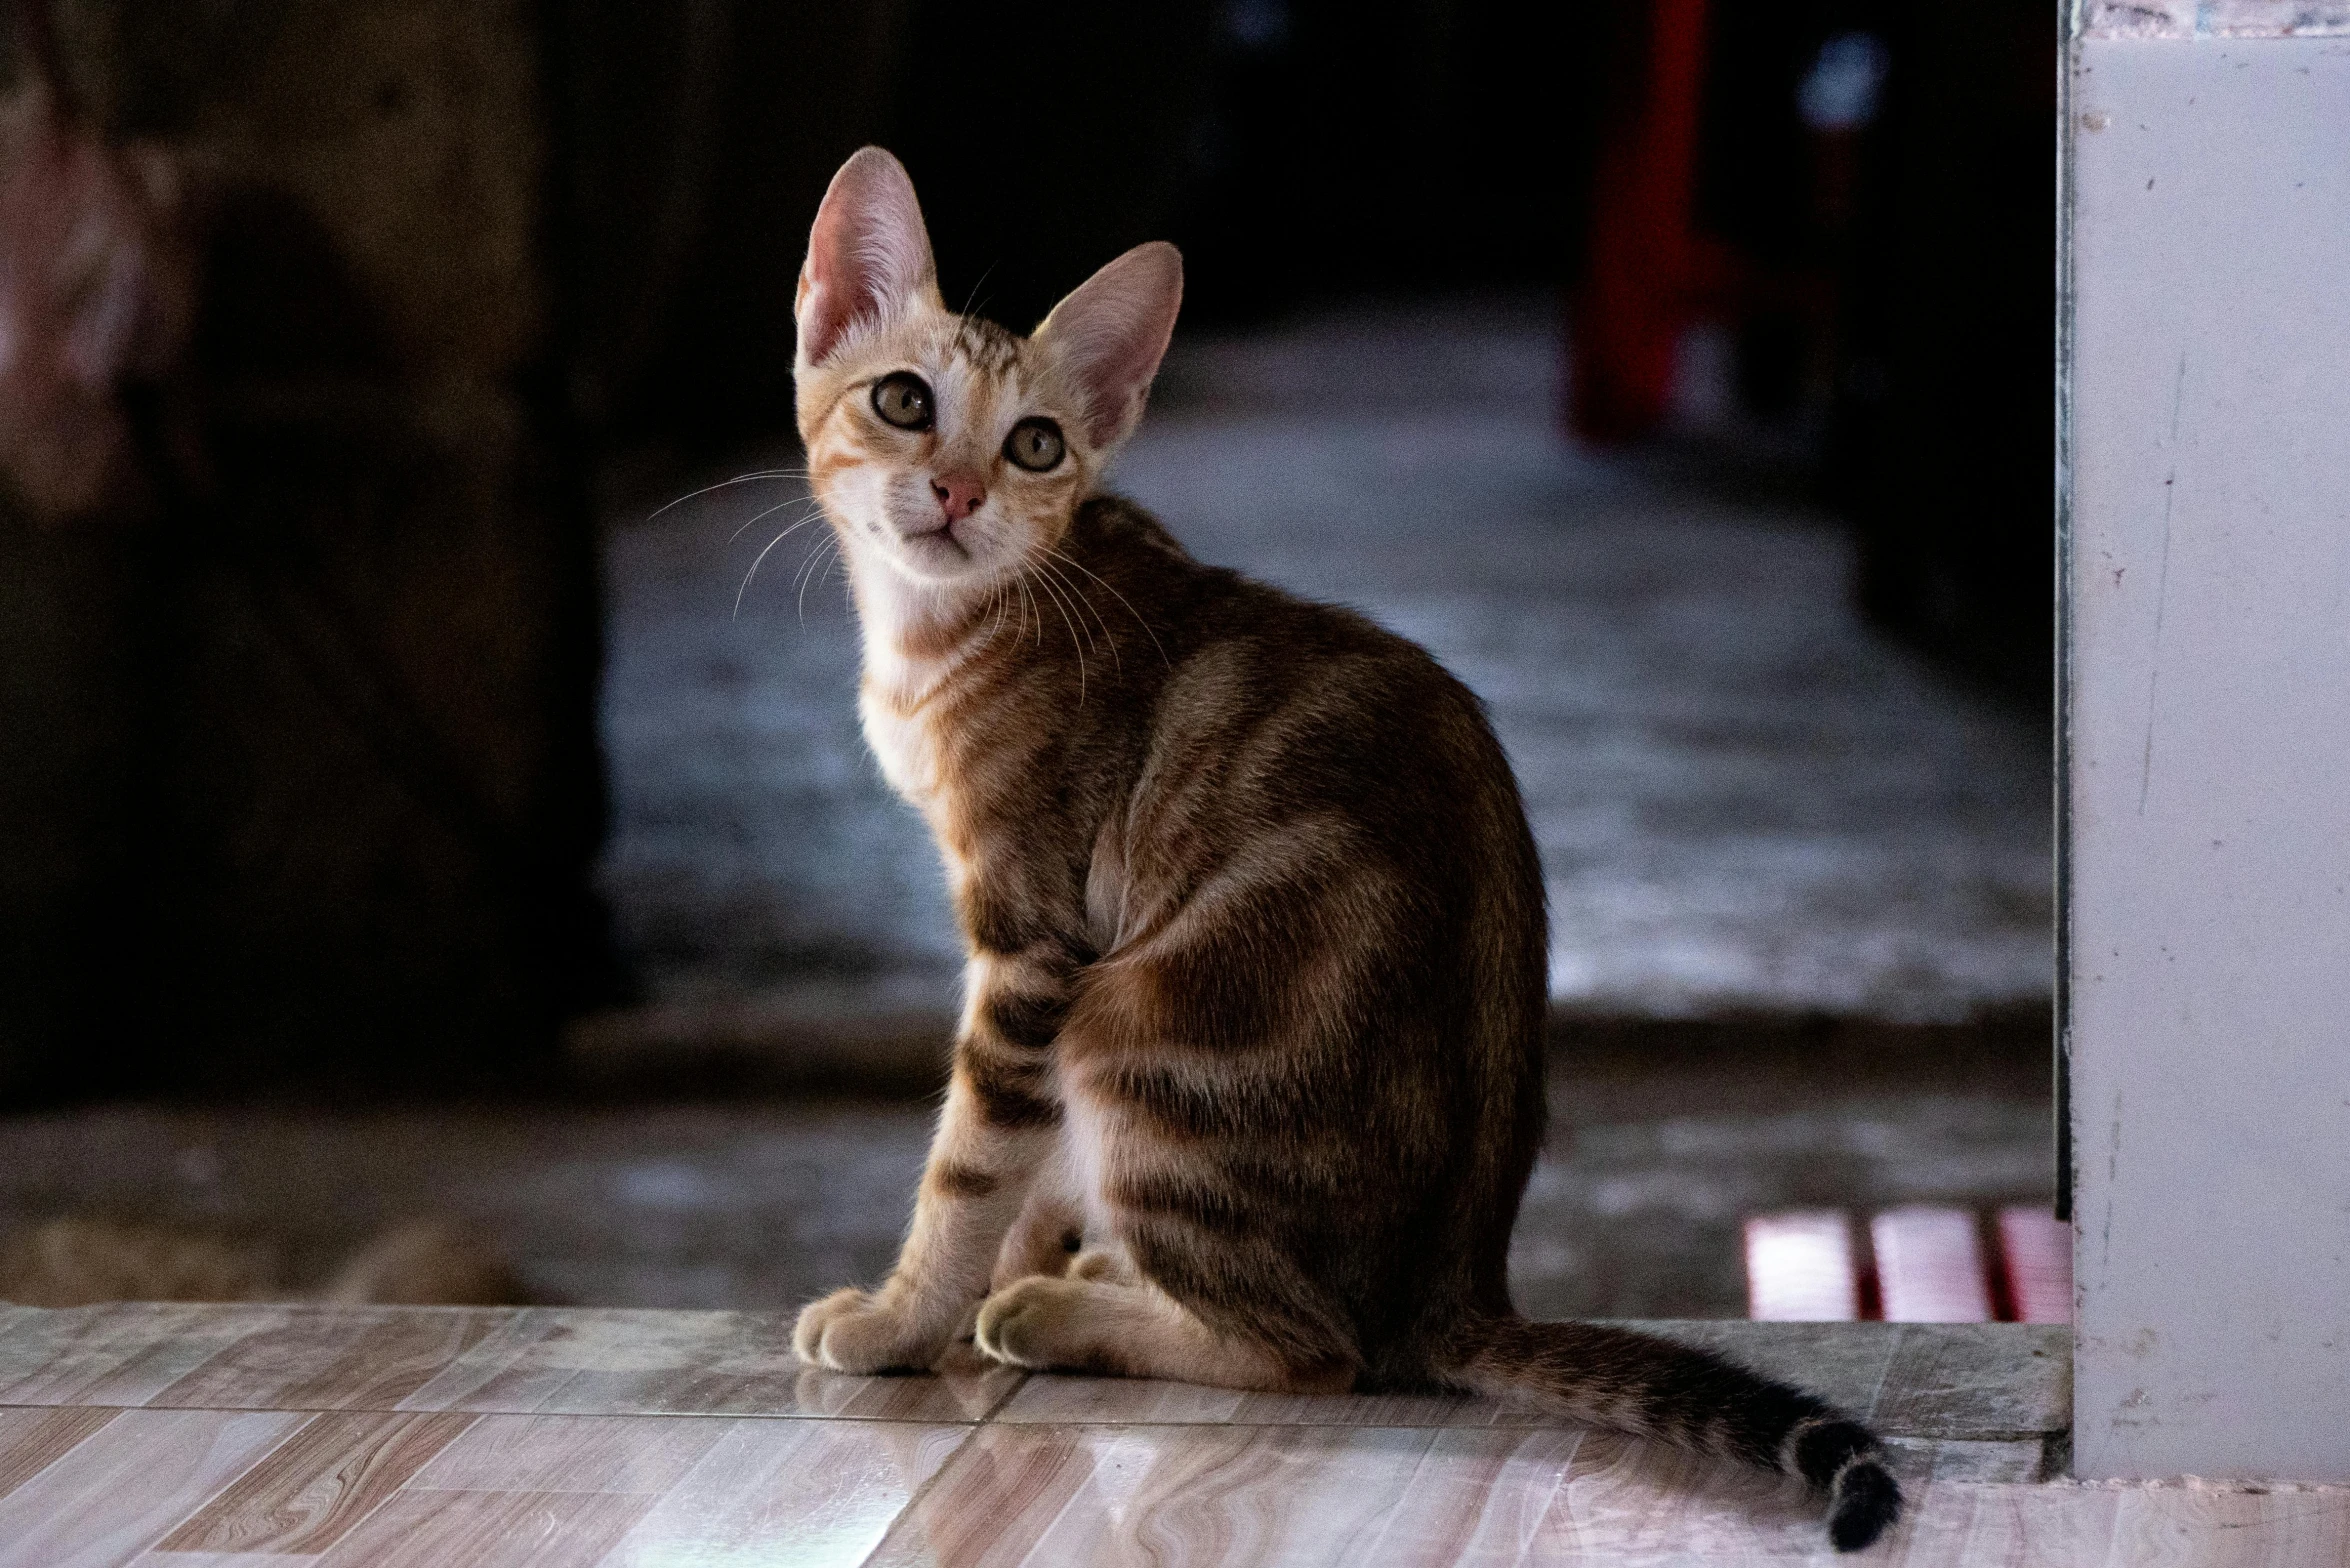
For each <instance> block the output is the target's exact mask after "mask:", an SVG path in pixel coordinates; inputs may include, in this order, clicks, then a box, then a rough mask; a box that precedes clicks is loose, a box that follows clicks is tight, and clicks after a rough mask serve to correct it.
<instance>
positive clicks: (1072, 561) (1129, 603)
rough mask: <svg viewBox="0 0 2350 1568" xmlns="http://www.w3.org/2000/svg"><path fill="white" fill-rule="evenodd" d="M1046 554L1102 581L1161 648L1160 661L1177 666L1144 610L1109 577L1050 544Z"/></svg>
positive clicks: (1169, 666)
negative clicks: (1144, 615)
mask: <svg viewBox="0 0 2350 1568" xmlns="http://www.w3.org/2000/svg"><path fill="white" fill-rule="evenodd" d="M1045 554H1047V555H1049V556H1051V557H1052V558H1053V559H1054V560H1056V561H1063V562H1066V563H1067V564H1069V565H1071V566H1074V567H1076V568H1077V569H1078V570H1079V571H1081V572H1083V573H1085V575H1086V576H1088V577H1090V578H1092V579H1093V580H1094V581H1095V582H1097V583H1100V584H1101V585H1102V586H1103V587H1104V588H1106V589H1108V590H1109V593H1110V597H1111V598H1113V599H1115V600H1117V601H1118V602H1119V603H1120V604H1122V605H1124V606H1125V607H1126V613H1127V614H1128V615H1131V616H1133V617H1134V624H1135V625H1137V626H1139V627H1141V628H1142V634H1143V635H1144V636H1145V637H1148V638H1149V639H1150V640H1151V646H1152V647H1154V648H1156V649H1158V650H1159V662H1160V663H1161V664H1164V665H1166V666H1167V668H1169V669H1173V668H1174V667H1175V666H1174V664H1173V662H1172V661H1171V660H1169V659H1168V657H1167V649H1166V645H1165V644H1164V643H1161V642H1160V641H1159V634H1158V633H1157V632H1154V631H1152V630H1151V623H1150V622H1148V621H1146V620H1144V619H1143V618H1142V612H1141V611H1140V610H1138V609H1136V608H1135V607H1134V601H1133V600H1131V599H1129V598H1127V597H1126V596H1125V595H1124V594H1122V593H1120V592H1119V591H1118V590H1117V588H1116V587H1115V586H1113V585H1112V584H1111V583H1110V581H1109V579H1107V578H1105V577H1103V576H1102V575H1101V574H1100V573H1099V572H1096V571H1094V570H1093V569H1092V568H1090V567H1088V566H1087V565H1086V564H1085V563H1084V562H1082V561H1079V560H1077V559H1076V558H1075V557H1073V556H1068V555H1063V554H1062V553H1061V552H1060V551H1058V550H1055V549H1053V548H1052V547H1051V546H1049V545H1048V546H1046V548H1045Z"/></svg>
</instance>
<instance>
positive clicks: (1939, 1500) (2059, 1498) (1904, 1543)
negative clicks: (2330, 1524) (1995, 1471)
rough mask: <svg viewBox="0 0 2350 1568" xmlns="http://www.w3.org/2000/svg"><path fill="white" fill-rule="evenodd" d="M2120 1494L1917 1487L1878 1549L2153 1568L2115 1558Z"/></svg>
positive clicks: (1931, 1557) (1955, 1559)
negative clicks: (1890, 1535) (1899, 1521)
mask: <svg viewBox="0 0 2350 1568" xmlns="http://www.w3.org/2000/svg"><path fill="white" fill-rule="evenodd" d="M2121 1497H2122V1494H2121V1493H2120V1492H2118V1491H2112V1490H2107V1489H2105V1488H2100V1487H2081V1486H2073V1485H2069V1484H2065V1483H2057V1484H2054V1485H2046V1486H2000V1485H1983V1484H1972V1485H1970V1484H1967V1483H1964V1482H1950V1481H1944V1482H1936V1483H1932V1484H1929V1485H1927V1486H1924V1487H1912V1488H1911V1489H1910V1493H1909V1506H1908V1508H1907V1510H1906V1511H1905V1512H1904V1514H1903V1516H1902V1520H1901V1523H1900V1524H1899V1525H1897V1526H1895V1527H1894V1531H1893V1534H1892V1537H1891V1539H1890V1540H1888V1541H1887V1542H1886V1543H1885V1544H1884V1545H1883V1546H1881V1547H1879V1548H1878V1552H1879V1553H1881V1554H1882V1556H1883V1560H1884V1561H1885V1562H1886V1563H1887V1564H1888V1565H1889V1568H2152V1565H2150V1564H2145V1565H2142V1564H2140V1563H2138V1562H2135V1561H2133V1560H2131V1559H2128V1558H2120V1557H2116V1556H2115V1555H2114V1551H2113V1544H2114V1518H2115V1514H2116V1512H2117V1505H2118V1504H2119V1502H2120V1500H2121ZM2206 1544H2207V1546H2212V1547H2217V1546H2218V1545H2219V1544H2220V1543H2216V1542H2212V1543H2206ZM2187 1560H2189V1561H2194V1562H2197V1563H2200V1564H2201V1565H2202V1568H2228V1565H2230V1564H2232V1563H2233V1562H2235V1561H2236V1559H2234V1558H2231V1557H2228V1556H2226V1555H2223V1554H2222V1553H2221V1552H2219V1551H2208V1552H2206V1553H2205V1554H2203V1555H2201V1556H2199V1557H2195V1558H2190V1559H2187ZM2317 1561H2323V1559H2318V1560H2317Z"/></svg>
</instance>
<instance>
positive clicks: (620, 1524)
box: [157, 1489, 652, 1568]
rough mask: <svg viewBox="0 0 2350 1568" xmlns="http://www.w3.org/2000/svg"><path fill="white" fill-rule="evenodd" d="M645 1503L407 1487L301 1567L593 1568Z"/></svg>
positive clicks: (595, 1495) (611, 1497) (612, 1495)
mask: <svg viewBox="0 0 2350 1568" xmlns="http://www.w3.org/2000/svg"><path fill="white" fill-rule="evenodd" d="M651 1506H652V1499H651V1498H649V1497H645V1496H642V1495H638V1494H632V1493H622V1492H432V1491H416V1490H413V1489H412V1490H408V1491H403V1492H401V1493H399V1494H398V1495H397V1496H395V1497H393V1498H392V1500H391V1501H390V1502H388V1503H386V1504H384V1506H383V1507H381V1508H379V1509H377V1510H376V1511H375V1512H374V1513H372V1514H370V1515H368V1516H367V1518H366V1520H365V1521H364V1522H362V1523H361V1524H360V1526H359V1527H358V1528H357V1529H355V1530H353V1531H352V1532H351V1533H350V1534H349V1535H346V1536H344V1537H343V1538H342V1540H341V1541H339V1542H337V1543H336V1544H335V1547H334V1549H333V1550H332V1551H329V1552H328V1553H327V1554H326V1555H325V1556H323V1557H314V1558H311V1559H309V1560H308V1568H593V1564H595V1563H596V1562H597V1561H598V1560H599V1559H601V1558H602V1557H603V1556H604V1554H605V1553H607V1552H609V1551H610V1550H611V1549H612V1545H613V1543H614V1542H616V1541H618V1540H619V1539H620V1538H621V1537H622V1536H623V1535H626V1534H627V1533H628V1529H629V1527H630V1526H631V1525H633V1524H635V1523H636V1522H637V1520H638V1519H640V1518H642V1517H643V1516H644V1513H645V1510H646V1509H647V1508H649V1507H651ZM157 1568H164V1565H162V1564H158V1565H157ZM287 1568H293V1565H291V1564H289V1565H287Z"/></svg>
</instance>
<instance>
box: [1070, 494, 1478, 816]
mask: <svg viewBox="0 0 2350 1568" xmlns="http://www.w3.org/2000/svg"><path fill="white" fill-rule="evenodd" d="M1085 511H1086V513H1087V514H1088V515H1087V516H1086V517H1085V519H1084V520H1083V524H1082V526H1083V528H1084V531H1085V532H1086V533H1087V534H1090V535H1091V536H1092V537H1091V539H1090V541H1089V542H1090V543H1092V544H1094V546H1095V548H1096V549H1098V550H1100V551H1101V552H1102V553H1103V554H1104V555H1106V556H1108V557H1109V558H1110V560H1112V561H1113V562H1115V563H1116V564H1115V566H1114V567H1113V572H1114V574H1115V575H1114V576H1113V579H1112V580H1113V581H1114V582H1116V583H1118V584H1119V588H1120V591H1121V592H1123V593H1126V594H1127V595H1128V596H1129V597H1130V598H1132V599H1133V600H1134V602H1135V603H1136V604H1138V605H1145V606H1147V607H1148V608H1147V609H1146V610H1145V612H1144V613H1145V615H1146V616H1147V617H1148V619H1149V622H1150V625H1151V635H1152V637H1153V639H1154V647H1153V654H1152V656H1153V658H1154V659H1155V660H1156V661H1157V662H1158V664H1159V665H1160V669H1159V671H1158V672H1157V673H1158V675H1159V677H1160V684H1159V686H1158V689H1157V690H1156V692H1155V693H1154V694H1153V695H1154V700H1153V701H1152V703H1151V714H1150V723H1149V735H1148V740H1147V746H1148V756H1147V758H1146V760H1145V772H1146V775H1147V776H1146V777H1145V778H1144V779H1142V780H1141V781H1139V782H1141V783H1142V784H1144V785H1145V786H1156V787H1158V788H1161V789H1165V790H1172V791H1176V792H1178V793H1180V794H1182V795H1185V796H1190V797H1197V798H1201V799H1203V800H1204V799H1205V798H1210V797H1220V798H1222V799H1223V800H1224V801H1225V802H1226V803H1227V805H1228V806H1231V807H1233V808H1236V809H1243V810H1246V811H1247V812H1249V813H1250V814H1252V815H1257V816H1260V817H1262V816H1263V815H1264V814H1266V813H1280V812H1294V813H1329V812H1331V811H1332V810H1336V811H1338V812H1339V813H1340V814H1342V815H1344V816H1346V817H1350V818H1354V819H1356V820H1357V821H1358V822H1359V825H1360V826H1361V827H1362V828H1364V829H1365V830H1367V831H1377V830H1381V829H1387V830H1392V831H1397V832H1402V831H1408V830H1409V829H1414V828H1420V827H1424V826H1426V825H1427V824H1429V823H1431V822H1437V823H1454V824H1459V823H1461V822H1462V821H1463V819H1464V817H1476V818H1480V819H1486V820H1485V821H1484V823H1483V825H1484V826H1487V827H1490V828H1499V829H1502V830H1505V831H1504V832H1503V836H1504V837H1507V836H1509V832H1508V830H1513V829H1514V830H1517V831H1521V832H1522V826H1523V813H1522V810H1521V808H1520V805H1519V800H1518V794H1517V787H1516V783H1515V781H1514V779H1513V778H1512V776H1511V774H1510V769H1509V763H1508V761H1507V758H1506V756H1505V755H1504V753H1503V752H1502V749H1501V746H1500V743H1499V742H1498V741H1497V740H1496V739H1495V737H1494V735H1493V731H1492V727H1491V725H1490V724H1489V723H1488V721H1487V719H1486V715H1485V710H1484V705H1483V704H1482V703H1481V702H1479V701H1478V699H1477V697H1476V695H1475V694H1474V693H1472V692H1471V691H1470V690H1469V689H1468V687H1467V686H1465V685H1463V684H1462V683H1461V682H1460V680H1459V679H1457V678H1456V677H1455V676H1454V675H1453V674H1452V673H1451V672H1450V671H1448V670H1447V669H1445V668H1444V666H1443V665H1442V664H1441V663H1439V662H1438V661H1437V659H1436V658H1435V657H1434V656H1433V655H1432V654H1430V653H1429V652H1428V651H1427V650H1426V649H1425V648H1422V647H1421V646H1420V645H1419V644H1417V643H1415V642H1413V641H1411V640H1410V639H1409V638H1406V637H1403V636H1399V635H1398V634H1396V633H1394V632H1392V631H1389V630H1388V629H1387V628H1385V627H1383V626H1381V625H1379V624H1378V623H1377V622H1375V621H1373V620H1371V619H1370V618H1369V617H1368V616H1365V615H1363V614H1361V613H1359V612H1357V611H1355V610H1352V609H1348V608H1346V607H1344V606H1340V605H1334V604H1326V603H1322V602H1319V601H1316V600H1312V599H1307V598H1304V597H1302V596H1300V595H1297V594H1293V593H1290V592H1288V591H1287V590H1285V589H1282V588H1278V587H1275V586H1274V585H1272V584H1269V583H1265V582H1260V581H1258V580H1256V579H1254V578H1251V577H1248V576H1246V575H1245V574H1243V573H1240V572H1237V571H1234V570H1231V569H1230V568H1226V567H1217V566H1208V565H1203V564H1202V563H1200V562H1198V561H1196V560H1194V559H1193V558H1192V557H1191V556H1190V555H1188V554H1187V553H1185V552H1184V551H1183V549H1182V547H1181V546H1180V545H1178V544H1177V543H1176V542H1175V540H1174V539H1173V537H1172V536H1171V535H1169V534H1168V533H1167V531H1166V530H1165V529H1164V528H1163V527H1162V526H1161V525H1160V524H1159V523H1158V522H1157V520H1156V519H1155V518H1153V517H1151V516H1150V514H1149V513H1147V512H1145V511H1144V510H1143V509H1142V508H1140V507H1138V506H1136V505H1135V504H1134V503H1132V502H1130V501H1126V500H1124V499H1122V498H1119V497H1114V496H1104V497H1100V498H1097V499H1096V500H1094V501H1090V502H1088V503H1087V505H1086V508H1085Z"/></svg>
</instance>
